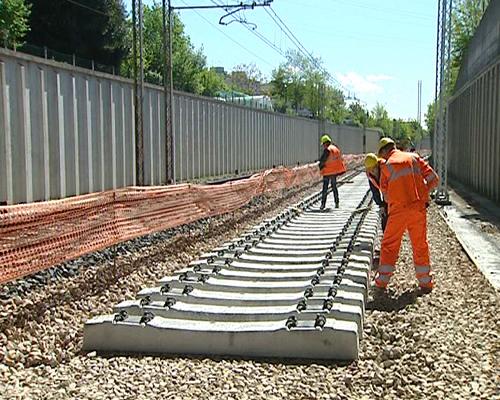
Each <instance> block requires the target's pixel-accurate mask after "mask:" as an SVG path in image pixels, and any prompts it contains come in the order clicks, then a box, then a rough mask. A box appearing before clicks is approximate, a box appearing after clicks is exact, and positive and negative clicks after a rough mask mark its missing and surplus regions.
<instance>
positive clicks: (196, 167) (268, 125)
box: [0, 49, 376, 204]
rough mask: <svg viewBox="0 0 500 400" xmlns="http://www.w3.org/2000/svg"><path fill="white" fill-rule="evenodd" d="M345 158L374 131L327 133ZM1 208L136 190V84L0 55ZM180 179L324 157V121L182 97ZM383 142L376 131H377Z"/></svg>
mask: <svg viewBox="0 0 500 400" xmlns="http://www.w3.org/2000/svg"><path fill="white" fill-rule="evenodd" d="M143 121H144V165H143V169H144V182H145V184H146V185H161V184H165V183H166V161H165V133H164V132H165V130H164V107H163V88H161V87H159V86H153V85H146V88H145V93H144V116H143ZM329 129H330V131H331V132H334V137H335V138H336V141H337V143H338V144H339V145H340V147H341V148H342V150H343V151H344V152H345V153H362V152H364V141H365V139H364V136H365V134H366V135H367V137H368V136H369V137H370V139H368V141H369V142H370V143H371V142H372V136H373V134H374V133H373V132H370V130H366V131H364V130H363V129H359V128H352V127H345V126H335V125H329ZM0 133H1V134H0V204H5V203H7V204H15V203H21V202H32V201H40V200H49V199H59V198H64V197H67V196H72V195H77V194H85V193H89V192H97V191H103V190H107V189H116V188H120V187H124V186H130V185H135V184H136V176H135V164H136V154H135V137H134V104H133V82H132V81H130V80H128V79H124V78H121V77H117V76H113V75H109V74H104V73H99V72H95V71H91V70H86V69H83V68H78V67H74V66H72V65H69V64H65V63H59V62H54V61H51V60H46V59H43V58H38V57H33V56H29V55H26V54H22V53H16V52H12V51H8V50H4V49H0ZM174 133H175V138H174V142H175V174H176V178H177V180H178V181H190V180H193V179H198V178H206V177H216V176H224V175H230V174H234V173H235V172H236V171H237V172H238V173H245V172H251V171H256V170H261V169H265V168H269V167H272V166H273V165H296V164H297V163H301V164H303V163H307V162H311V161H314V160H316V159H317V158H318V157H319V152H320V146H319V136H320V134H321V132H320V126H319V123H318V121H315V120H311V119H305V118H296V117H291V116H286V115H282V114H277V113H272V112H268V111H263V110H257V109H251V108H247V107H242V106H238V105H233V104H228V103H225V102H222V101H216V100H213V99H209V98H204V97H200V96H194V95H190V94H187V93H180V92H176V93H175V95H174ZM375 134H376V132H375Z"/></svg>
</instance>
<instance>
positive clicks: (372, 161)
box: [365, 153, 379, 170]
mask: <svg viewBox="0 0 500 400" xmlns="http://www.w3.org/2000/svg"><path fill="white" fill-rule="evenodd" d="M378 161H379V158H378V157H377V155H376V154H374V153H368V154H367V155H366V157H365V168H366V169H367V170H371V169H373V168H375V167H376V166H377V165H378Z"/></svg>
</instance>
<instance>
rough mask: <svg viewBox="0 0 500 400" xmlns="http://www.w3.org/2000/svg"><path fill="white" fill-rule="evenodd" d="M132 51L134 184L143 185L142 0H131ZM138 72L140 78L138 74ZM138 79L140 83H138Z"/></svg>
mask: <svg viewBox="0 0 500 400" xmlns="http://www.w3.org/2000/svg"><path fill="white" fill-rule="evenodd" d="M137 6H138V7H139V22H138V21H137ZM138 23H139V49H140V50H139V53H140V55H139V57H140V59H141V60H140V72H139V71H138V68H137V25H138ZM132 25H133V27H132V28H133V30H132V41H133V43H132V52H133V70H134V117H135V118H134V121H135V127H134V128H135V160H136V164H135V172H136V185H138V186H143V185H144V142H143V129H142V128H143V124H142V88H143V85H144V78H143V77H144V70H143V65H142V0H132ZM139 74H140V78H139V76H138V75H139ZM139 81H140V82H141V84H139Z"/></svg>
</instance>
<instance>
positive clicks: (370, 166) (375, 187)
mask: <svg viewBox="0 0 500 400" xmlns="http://www.w3.org/2000/svg"><path fill="white" fill-rule="evenodd" d="M383 163H385V160H384V159H383V158H378V157H377V155H376V154H374V153H368V154H367V155H366V157H365V171H366V176H367V177H368V183H369V184H370V190H371V192H372V197H373V201H374V202H375V204H376V205H377V206H379V208H380V218H381V220H382V231H385V226H386V225H387V217H388V213H387V203H386V202H385V201H384V199H383V196H382V193H381V191H380V165H381V164H383Z"/></svg>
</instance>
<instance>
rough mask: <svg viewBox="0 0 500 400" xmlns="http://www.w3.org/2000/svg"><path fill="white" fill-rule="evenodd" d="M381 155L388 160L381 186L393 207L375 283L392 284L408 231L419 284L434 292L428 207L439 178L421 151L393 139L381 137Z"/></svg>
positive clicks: (383, 167) (380, 284) (383, 287)
mask: <svg viewBox="0 0 500 400" xmlns="http://www.w3.org/2000/svg"><path fill="white" fill-rule="evenodd" d="M379 156H380V157H383V158H384V159H385V160H386V161H385V163H383V164H381V166H380V189H381V191H382V194H383V196H384V200H385V201H386V202H387V204H388V206H389V218H388V221H387V226H386V228H385V232H384V238H383V239H382V248H381V251H380V264H379V266H378V270H377V275H376V277H375V285H376V286H377V287H378V288H379V289H385V287H386V286H387V284H388V283H389V280H390V278H391V276H392V274H393V273H394V269H395V265H396V261H397V259H398V256H399V248H400V246H401V239H402V237H403V234H404V232H405V231H406V230H407V231H408V234H409V236H410V240H411V244H412V248H413V263H414V265H415V273H416V276H417V279H418V284H419V287H420V288H421V289H423V290H424V291H430V290H432V286H433V283H432V276H431V270H430V257H429V244H428V243H427V210H426V208H427V205H428V202H429V192H430V191H431V190H432V189H433V188H434V187H436V186H437V184H438V181H439V178H438V176H437V174H436V173H435V172H434V170H433V169H432V168H431V167H430V166H429V164H428V163H427V162H426V161H425V160H423V159H422V158H421V157H420V156H419V155H418V154H414V153H406V152H403V151H400V150H397V149H396V147H395V143H394V141H393V140H392V139H391V138H382V139H381V140H380V142H379Z"/></svg>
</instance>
